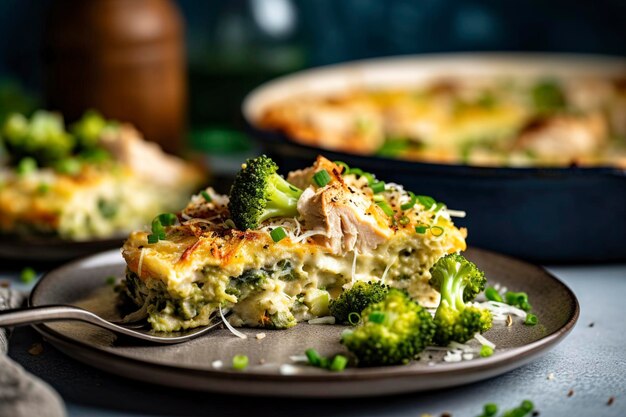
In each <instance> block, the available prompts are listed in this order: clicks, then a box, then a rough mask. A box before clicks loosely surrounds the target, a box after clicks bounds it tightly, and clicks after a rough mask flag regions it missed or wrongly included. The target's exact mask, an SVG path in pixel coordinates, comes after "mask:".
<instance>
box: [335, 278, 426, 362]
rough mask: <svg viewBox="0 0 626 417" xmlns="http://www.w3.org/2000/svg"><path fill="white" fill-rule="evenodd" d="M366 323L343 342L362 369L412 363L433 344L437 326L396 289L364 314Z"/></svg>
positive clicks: (351, 332) (343, 338)
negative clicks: (432, 340) (363, 367)
mask: <svg viewBox="0 0 626 417" xmlns="http://www.w3.org/2000/svg"><path fill="white" fill-rule="evenodd" d="M361 316H362V322H361V324H359V326H357V327H356V328H355V329H354V330H353V331H347V332H345V333H344V334H343V336H342V338H341V343H343V344H344V345H345V346H346V347H347V348H348V350H350V351H351V352H352V353H353V354H354V355H355V356H356V357H357V359H358V363H359V366H383V365H395V364H402V363H408V362H409V361H411V359H413V358H414V357H415V355H417V354H418V353H419V352H421V351H422V350H423V349H424V348H425V347H426V346H427V345H428V344H429V343H430V342H431V339H432V337H433V334H434V333H435V325H434V323H433V319H432V317H431V316H430V313H428V311H426V310H424V309H423V308H422V307H421V306H420V305H419V304H417V303H416V302H415V301H413V300H411V298H410V297H409V295H408V294H407V293H406V292H404V291H402V290H398V289H395V288H392V289H390V290H389V291H388V292H387V295H386V296H385V298H384V299H383V300H382V301H381V302H379V303H375V304H371V305H370V306H369V307H367V308H366V309H365V310H363V312H362V313H361Z"/></svg>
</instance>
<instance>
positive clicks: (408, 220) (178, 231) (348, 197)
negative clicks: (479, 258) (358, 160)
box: [122, 157, 466, 331]
mask: <svg viewBox="0 0 626 417" xmlns="http://www.w3.org/2000/svg"><path fill="white" fill-rule="evenodd" d="M260 158H265V157H260ZM268 159H269V158H268ZM251 163H254V161H252V162H251V161H248V163H247V164H244V166H243V168H242V172H246V169H248V170H250V169H252V165H251ZM320 172H325V173H326V174H324V175H323V176H324V177H325V178H326V180H324V181H318V180H319V178H320V175H319V173H320ZM287 180H288V181H289V184H291V185H292V186H293V188H294V190H299V193H300V195H299V198H298V199H297V211H296V212H295V214H294V215H293V216H275V217H271V218H269V219H266V220H264V221H262V222H260V223H259V224H258V227H256V228H254V229H250V228H248V229H245V230H243V229H241V228H238V227H237V226H236V224H235V222H233V219H232V218H238V217H237V216H233V213H231V211H230V210H235V209H237V210H238V209H239V208H238V206H237V205H233V204H229V203H232V201H229V197H227V196H223V195H218V194H216V193H215V192H214V191H213V190H212V189H210V188H209V189H207V190H205V191H204V192H202V193H201V194H198V195H195V196H194V197H192V199H191V201H190V202H189V204H188V205H187V207H186V208H185V209H184V210H182V212H180V213H179V214H178V215H177V217H176V219H175V222H174V224H172V225H170V226H166V227H164V228H163V231H162V235H161V236H160V238H158V240H156V241H155V240H154V236H155V229H154V227H153V230H152V233H151V232H149V231H136V232H133V233H132V234H131V235H130V237H129V238H128V240H127V241H126V243H125V244H124V246H123V250H122V254H123V256H124V259H125V260H126V262H127V274H126V278H125V280H124V282H123V285H122V289H123V291H122V293H123V295H124V297H125V298H126V299H127V300H130V301H131V304H133V305H134V306H135V307H136V308H138V309H139V311H138V312H136V313H135V314H136V315H139V316H141V315H147V317H148V320H149V322H150V323H151V324H152V326H153V328H154V329H155V330H158V331H175V330H179V329H187V328H192V327H196V326H201V325H205V324H207V323H209V322H210V320H211V318H212V317H213V316H214V315H215V314H216V313H217V312H218V311H219V310H220V309H229V310H230V311H232V315H231V317H230V319H229V321H230V323H231V324H232V325H235V326H250V327H265V328H288V327H291V326H293V325H295V324H296V323H297V322H299V321H303V320H310V319H313V318H316V317H322V316H327V315H328V314H329V312H328V303H329V301H330V299H333V298H336V297H337V296H338V295H339V294H341V292H342V291H344V290H345V289H347V288H350V287H351V286H352V284H353V283H354V282H356V281H359V280H363V281H372V280H377V281H382V282H384V283H385V284H388V285H390V286H393V287H398V288H404V289H406V290H407V291H408V292H409V294H410V295H411V296H412V297H413V298H415V299H416V300H418V301H419V302H420V303H422V304H424V305H433V306H436V304H437V302H438V297H439V296H438V293H437V292H435V291H434V290H432V288H431V287H430V286H429V285H428V279H429V278H430V276H429V272H428V270H429V268H430V267H431V266H432V265H433V264H434V263H435V262H436V261H437V260H438V259H439V258H440V257H442V256H443V255H445V254H448V253H453V252H457V251H461V250H464V249H465V247H466V244H465V237H466V231H465V230H464V229H458V228H456V227H455V226H454V224H453V222H452V220H451V218H450V212H449V211H448V210H447V208H446V207H445V205H443V204H441V203H437V202H436V201H435V200H434V199H432V198H430V197H427V196H416V195H414V194H413V193H410V192H408V191H406V190H404V189H403V187H402V186H400V185H397V184H384V183H382V182H380V181H376V179H375V177H374V176H373V175H371V174H369V173H363V172H362V171H360V170H358V169H352V170H350V169H348V168H347V167H346V166H345V165H338V164H335V163H333V162H330V161H329V160H327V159H325V158H323V157H318V159H317V161H316V162H315V163H314V165H313V166H312V167H309V168H307V169H303V170H300V171H295V172H292V173H290V174H289V175H288V177H287ZM237 181H238V180H236V181H235V186H236V187H237V186H240V185H241V184H240V182H241V181H239V183H238V182H237ZM281 181H284V180H283V179H282V178H281ZM238 184H239V185H238ZM232 194H233V191H231V196H232ZM229 207H230V209H229ZM452 213H453V214H454V212H452ZM171 220H174V219H171ZM157 223H158V222H157ZM157 229H158V228H157ZM157 232H158V230H157Z"/></svg>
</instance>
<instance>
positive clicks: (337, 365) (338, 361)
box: [329, 355, 348, 372]
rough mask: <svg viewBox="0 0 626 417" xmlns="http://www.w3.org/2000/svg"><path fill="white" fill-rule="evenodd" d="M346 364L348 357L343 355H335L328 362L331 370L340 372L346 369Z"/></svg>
mask: <svg viewBox="0 0 626 417" xmlns="http://www.w3.org/2000/svg"><path fill="white" fill-rule="evenodd" d="M347 364H348V358H346V357H345V356H343V355H336V356H335V357H334V358H333V361H332V362H331V364H330V368H329V369H330V370H331V371H333V372H341V371H343V370H344V369H346V365H347Z"/></svg>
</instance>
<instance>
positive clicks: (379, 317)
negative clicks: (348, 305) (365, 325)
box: [368, 311, 385, 324]
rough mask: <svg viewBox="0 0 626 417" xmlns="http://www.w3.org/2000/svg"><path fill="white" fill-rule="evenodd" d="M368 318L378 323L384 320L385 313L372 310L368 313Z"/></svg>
mask: <svg viewBox="0 0 626 417" xmlns="http://www.w3.org/2000/svg"><path fill="white" fill-rule="evenodd" d="M368 319H369V321H371V322H373V323H377V324H380V323H382V322H383V321H385V313H383V312H382V311H374V312H372V313H370V315H369V317H368Z"/></svg>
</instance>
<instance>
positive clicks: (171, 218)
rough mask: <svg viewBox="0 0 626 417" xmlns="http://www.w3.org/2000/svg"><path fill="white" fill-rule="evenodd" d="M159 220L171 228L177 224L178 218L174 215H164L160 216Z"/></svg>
mask: <svg viewBox="0 0 626 417" xmlns="http://www.w3.org/2000/svg"><path fill="white" fill-rule="evenodd" d="M158 219H159V221H160V222H161V224H162V225H163V226H171V225H173V224H174V223H176V220H178V217H176V215H175V214H174V213H163V214H159V216H158Z"/></svg>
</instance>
